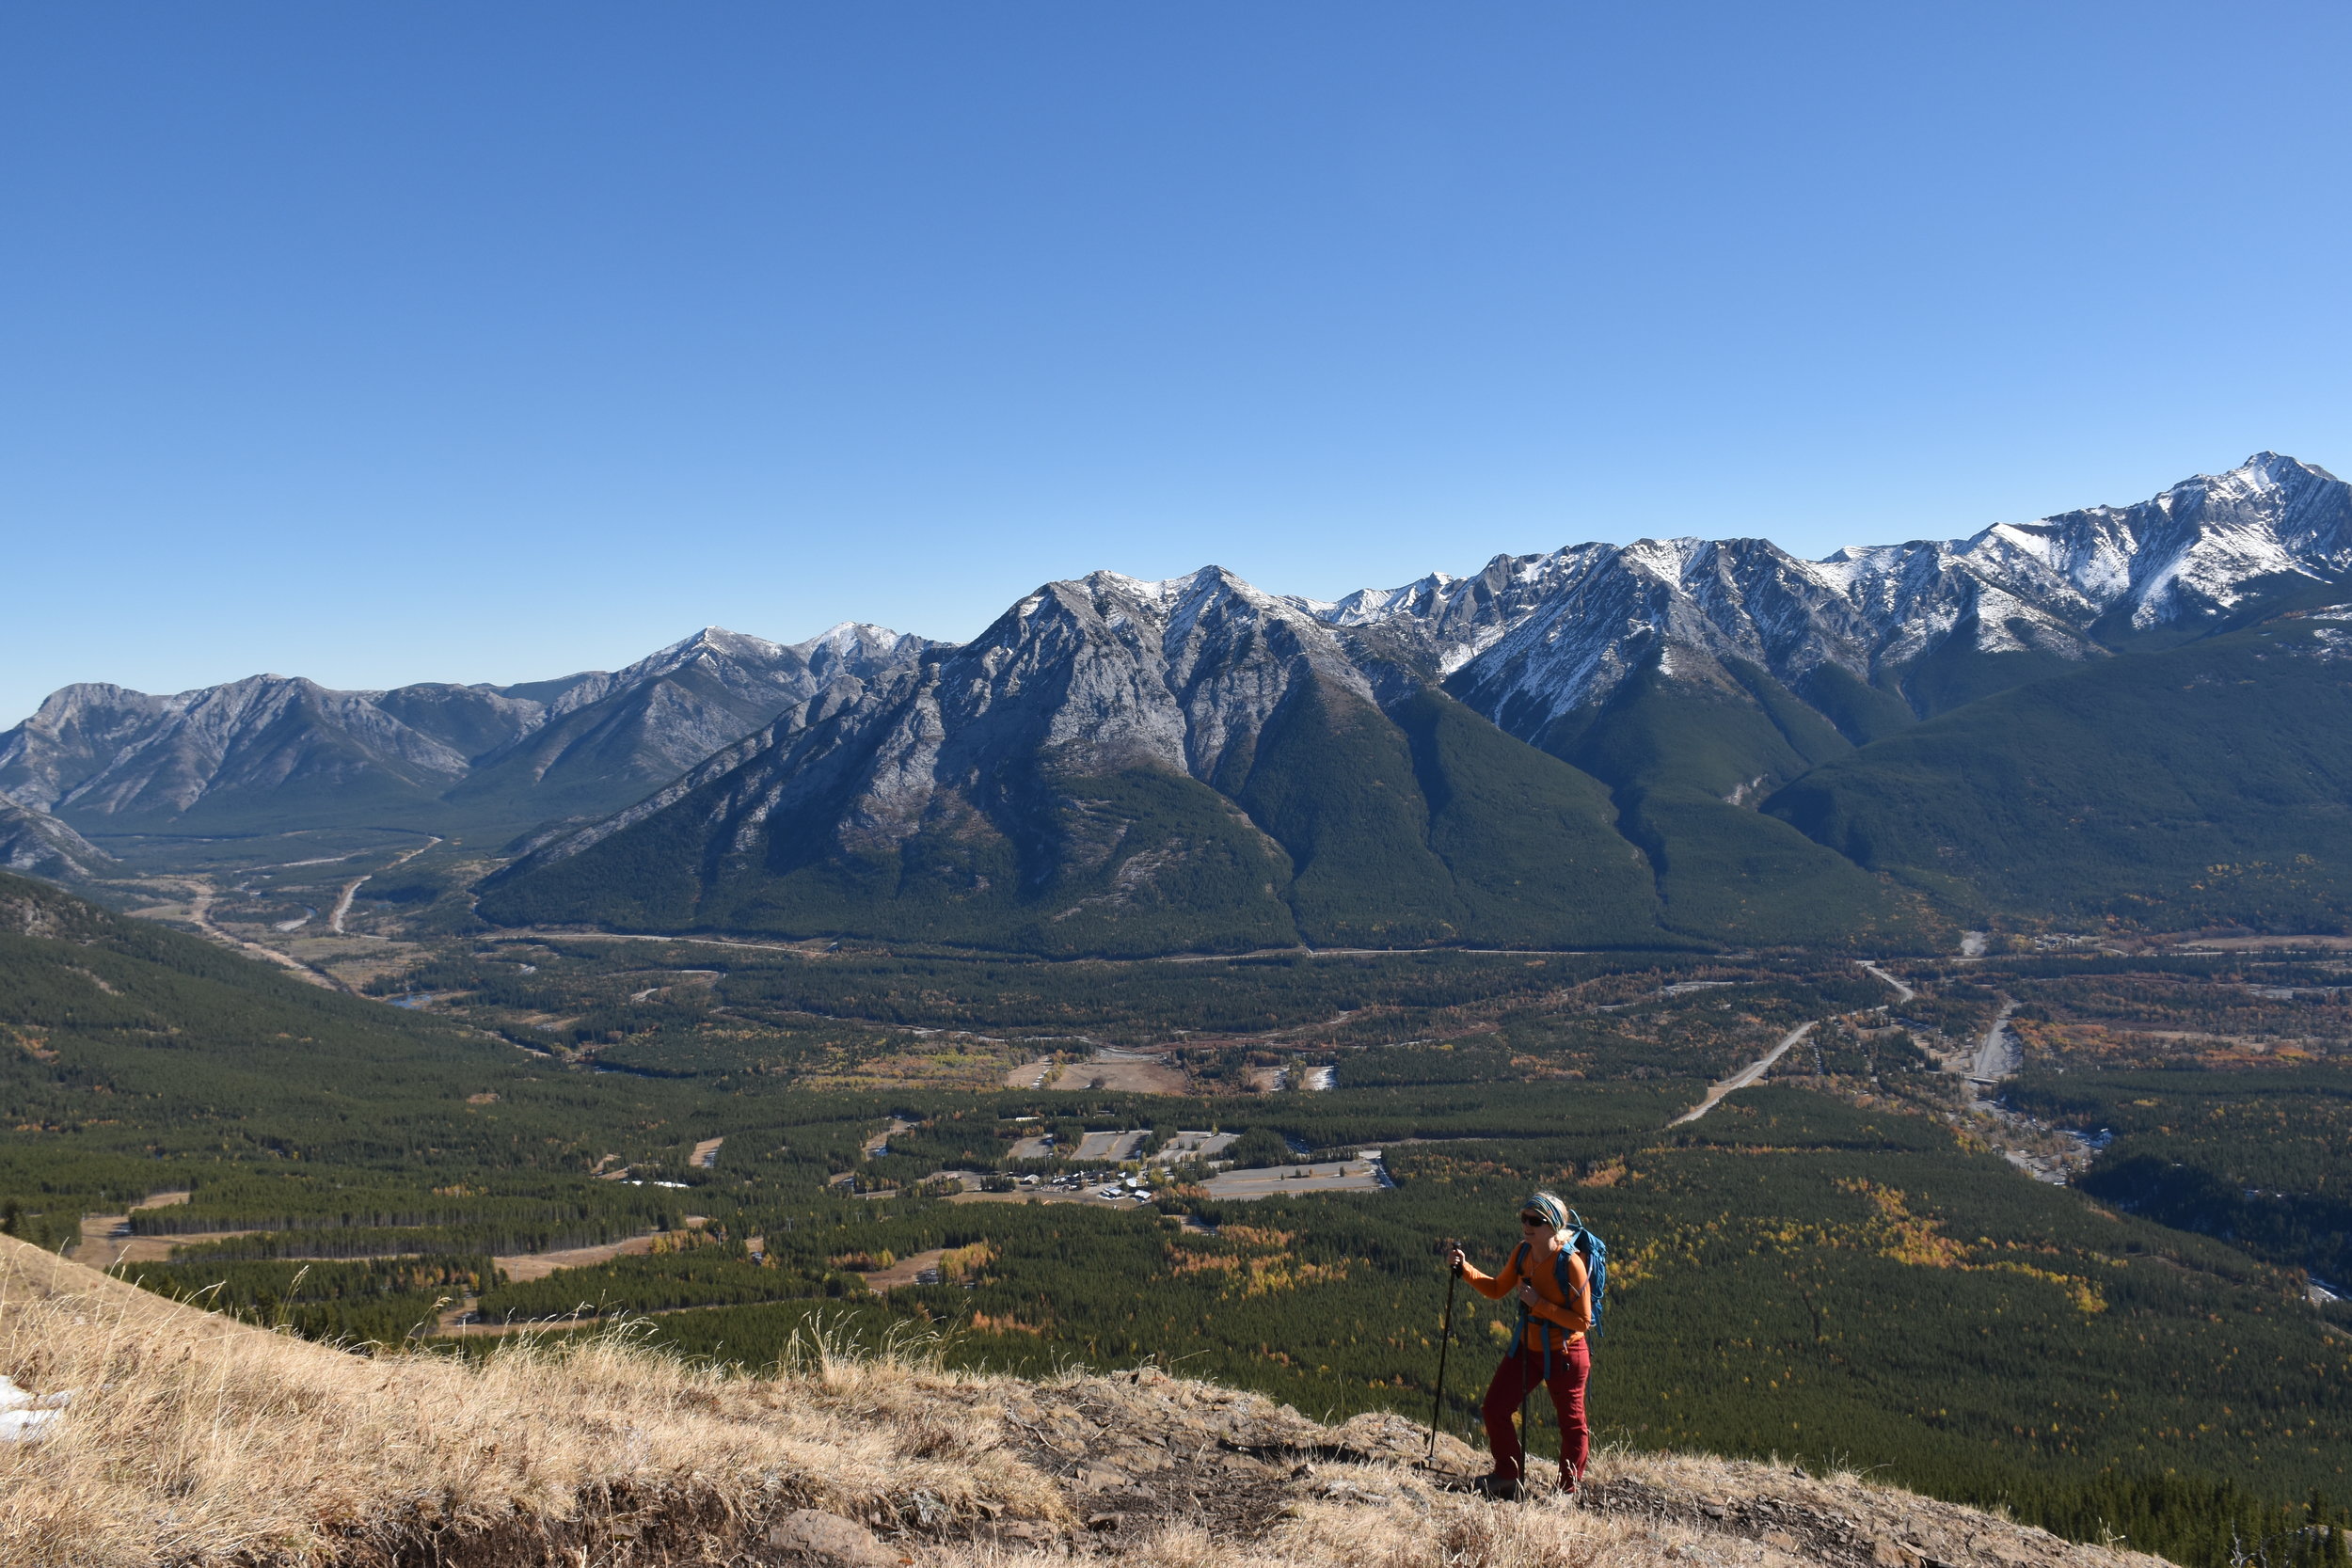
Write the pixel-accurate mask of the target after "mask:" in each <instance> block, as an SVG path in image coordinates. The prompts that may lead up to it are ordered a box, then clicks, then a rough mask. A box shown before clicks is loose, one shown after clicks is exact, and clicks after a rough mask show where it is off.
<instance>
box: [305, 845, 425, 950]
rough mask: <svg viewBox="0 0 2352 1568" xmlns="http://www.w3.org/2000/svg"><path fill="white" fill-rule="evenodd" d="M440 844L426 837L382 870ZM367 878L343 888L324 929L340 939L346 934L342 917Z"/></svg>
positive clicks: (388, 869)
mask: <svg viewBox="0 0 2352 1568" xmlns="http://www.w3.org/2000/svg"><path fill="white" fill-rule="evenodd" d="M440 842H441V841H440V840H439V839H438V838H437V837H427V838H426V840H425V841H424V842H423V843H422V844H420V845H418V846H417V847H415V848H414V849H410V850H407V851H405V853H403V854H401V855H400V856H398V857H397V858H395V859H393V860H389V861H387V862H386V863H384V869H385V870H387V871H390V870H392V869H394V868H395V867H398V866H403V865H406V864H407V863H409V862H410V861H412V860H415V859H416V858H417V857H418V856H419V855H421V854H423V853H424V852H425V851H426V850H427V849H430V848H432V847H434V846H435V845H436V844H438V843H440ZM374 875H375V873H374V872H373V871H371V872H369V873H368V877H373V876H374ZM368 877H362V878H360V879H359V881H358V882H353V883H351V884H350V885H349V886H347V887H345V888H344V889H343V895H342V897H341V898H339V899H337V900H336V901H335V912H334V913H333V914H330V915H328V916H327V917H326V928H327V929H328V930H330V931H332V932H334V933H335V934H336V935H337V936H339V937H340V936H344V935H347V934H348V933H346V932H345V931H344V930H343V916H345V915H347V914H349V913H350V912H351V900H352V899H353V897H355V896H356V895H358V892H359V882H364V881H366V880H367V879H368Z"/></svg>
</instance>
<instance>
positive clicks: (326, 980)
mask: <svg viewBox="0 0 2352 1568" xmlns="http://www.w3.org/2000/svg"><path fill="white" fill-rule="evenodd" d="M185 885H186V886H188V887H191V888H194V889H196V890H197V891H195V892H194V893H192V894H191V895H189V897H188V918H189V919H190V920H192V921H194V922H195V923H196V927H197V929H199V930H200V931H202V932H203V933H204V934H205V935H206V936H209V937H213V938H215V939H217V940H218V941H221V942H227V943H228V944H229V945H230V946H231V947H233V948H235V949H236V950H237V951H238V952H240V953H243V954H245V955H246V956H247V957H249V958H262V959H264V960H266V961H267V962H270V963H274V964H276V965H278V967H279V968H281V969H291V970H293V971H294V973H295V974H299V975H301V976H302V977H303V978H304V979H305V980H308V981H310V984H312V985H314V986H324V987H326V989H327V990H350V989H351V988H350V987H349V986H346V985H344V984H343V983H342V981H341V980H338V979H336V978H335V977H334V976H333V975H331V974H326V973H325V972H324V971H322V970H316V969H312V968H311V967H310V965H309V964H306V963H304V962H303V961H302V960H301V959H300V958H291V957H289V956H288V955H286V954H284V953H280V952H279V951H278V949H277V948H275V947H264V946H262V944H261V943H260V942H247V941H246V940H245V938H243V937H240V936H234V935H231V934H230V932H227V931H224V930H222V929H221V928H220V927H217V926H215V925H214V924H213V902H214V900H215V899H217V898H218V897H219V896H220V895H219V893H218V892H217V891H215V889H214V887H213V885H212V884H211V883H210V882H199V881H197V880H195V879H189V880H188V882H187V883H186V884H185Z"/></svg>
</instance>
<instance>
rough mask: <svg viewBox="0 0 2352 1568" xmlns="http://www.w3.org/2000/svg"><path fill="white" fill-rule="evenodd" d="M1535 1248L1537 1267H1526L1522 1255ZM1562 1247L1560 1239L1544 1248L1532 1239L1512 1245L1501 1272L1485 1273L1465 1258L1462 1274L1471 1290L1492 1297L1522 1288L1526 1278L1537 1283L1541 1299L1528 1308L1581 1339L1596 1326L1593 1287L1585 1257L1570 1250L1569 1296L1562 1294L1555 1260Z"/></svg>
mask: <svg viewBox="0 0 2352 1568" xmlns="http://www.w3.org/2000/svg"><path fill="white" fill-rule="evenodd" d="M1531 1249H1534V1253H1535V1256H1534V1258H1533V1259H1530V1261H1531V1263H1532V1264H1533V1267H1531V1268H1529V1269H1525V1270H1522V1269H1521V1268H1520V1267H1519V1259H1521V1258H1523V1257H1526V1256H1527V1255H1528V1253H1529V1252H1530V1250H1531ZM1560 1251H1561V1248H1560V1243H1559V1242H1558V1241H1557V1240H1556V1239H1547V1240H1546V1241H1545V1242H1544V1243H1543V1244H1542V1246H1541V1247H1540V1248H1534V1243H1525V1242H1522V1243H1519V1244H1518V1246H1515V1247H1513V1248H1512V1249H1511V1260H1510V1261H1509V1262H1508V1263H1505V1264H1504V1265H1502V1273H1501V1274H1484V1273H1481V1272H1480V1270H1479V1267H1478V1265H1477V1264H1475V1263H1472V1262H1470V1261H1467V1260H1465V1261H1464V1262H1463V1264H1462V1277H1463V1278H1464V1279H1467V1280H1469V1281H1470V1289H1471V1290H1473V1291H1477V1292H1478V1293H1479V1294H1480V1295H1482V1296H1485V1297H1486V1299H1487V1300H1488V1301H1501V1300H1502V1298H1503V1297H1505V1296H1507V1295H1509V1294H1510V1293H1511V1292H1512V1291H1516V1290H1518V1287H1519V1284H1520V1282H1521V1281H1522V1280H1523V1281H1525V1282H1526V1283H1528V1284H1530V1285H1533V1286H1534V1287H1535V1294H1536V1295H1537V1296H1538V1297H1540V1298H1541V1299H1540V1300H1537V1301H1534V1302H1531V1303H1529V1304H1528V1308H1527V1309H1528V1311H1529V1312H1530V1313H1532V1314H1534V1316H1536V1317H1538V1318H1541V1319H1543V1320H1544V1321H1545V1322H1547V1323H1557V1324H1559V1325H1560V1326H1561V1327H1562V1328H1565V1329H1566V1330H1567V1331H1568V1338H1571V1339H1581V1338H1583V1337H1584V1331H1585V1330H1586V1329H1588V1328H1590V1327H1592V1326H1593V1298H1592V1290H1591V1286H1590V1285H1589V1284H1588V1283H1587V1281H1586V1280H1585V1277H1584V1259H1581V1258H1579V1257H1578V1256H1577V1255H1576V1254H1575V1253H1574V1252H1570V1253H1569V1254H1568V1291H1569V1299H1566V1300H1563V1299H1562V1298H1561V1294H1560V1278H1559V1271H1558V1269H1557V1268H1556V1267H1555V1266H1554V1264H1553V1262H1552V1259H1555V1258H1557V1257H1558V1256H1559V1255H1560Z"/></svg>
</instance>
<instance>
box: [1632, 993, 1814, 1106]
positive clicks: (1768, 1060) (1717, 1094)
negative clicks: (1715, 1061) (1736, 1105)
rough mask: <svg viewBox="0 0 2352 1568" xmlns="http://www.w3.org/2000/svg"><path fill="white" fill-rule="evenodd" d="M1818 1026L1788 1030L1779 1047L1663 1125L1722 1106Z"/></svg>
mask: <svg viewBox="0 0 2352 1568" xmlns="http://www.w3.org/2000/svg"><path fill="white" fill-rule="evenodd" d="M1820 1022H1821V1021H1820V1019H1818V1018H1817V1019H1814V1020H1812V1021H1811V1022H1805V1023H1800V1024H1798V1025H1797V1026H1796V1027H1795V1028H1794V1029H1791V1030H1789V1031H1788V1033H1787V1034H1786V1035H1783V1036H1782V1037H1781V1039H1780V1043H1779V1044H1778V1045H1776V1046H1774V1047H1772V1050H1770V1051H1768V1052H1766V1053H1764V1054H1763V1056H1762V1057H1760V1058H1759V1059H1757V1060H1756V1061H1753V1062H1750V1063H1749V1064H1748V1065H1747V1066H1746V1067H1743V1068H1741V1069H1740V1070H1739V1071H1737V1072H1735V1073H1733V1074H1732V1075H1731V1076H1730V1077H1728V1078H1726V1079H1724V1081H1723V1082H1722V1083H1720V1084H1717V1085H1715V1086H1714V1087H1712V1088H1710V1089H1708V1091H1707V1098H1706V1099H1705V1100H1702V1101H1699V1102H1698V1103H1697V1104H1696V1105H1693V1106H1692V1107H1691V1108H1690V1109H1689V1110H1687V1111H1685V1112H1683V1113H1682V1114H1681V1115H1680V1116H1678V1117H1675V1118H1674V1120H1672V1121H1670V1122H1668V1123H1667V1124H1666V1125H1667V1126H1669V1127H1679V1126H1681V1125H1682V1124H1683V1123H1684V1122H1686V1121H1696V1120H1698V1119H1699V1117H1703V1116H1705V1115H1707V1113H1708V1112H1709V1111H1711V1110H1713V1109H1714V1108H1715V1107H1716V1106H1717V1105H1719V1104H1721V1103H1722V1102H1723V1098H1724V1096H1725V1095H1727V1094H1729V1093H1731V1092H1732V1091H1733V1090H1734V1089H1744V1088H1746V1087H1747V1086H1748V1085H1750V1084H1753V1083H1755V1082H1756V1080H1757V1079H1759V1078H1761V1077H1763V1076H1764V1075H1765V1074H1766V1073H1768V1072H1770V1071H1772V1064H1773V1063H1774V1062H1777V1061H1779V1060H1780V1059H1781V1058H1782V1057H1783V1056H1786V1055H1788V1048H1789V1047H1790V1046H1792V1045H1794V1044H1796V1043H1797V1042H1798V1041H1799V1040H1801V1039H1803V1038H1804V1037H1805V1036H1807V1035H1809V1034H1811V1033H1813V1029H1814V1025H1815V1024H1818V1023H1820Z"/></svg>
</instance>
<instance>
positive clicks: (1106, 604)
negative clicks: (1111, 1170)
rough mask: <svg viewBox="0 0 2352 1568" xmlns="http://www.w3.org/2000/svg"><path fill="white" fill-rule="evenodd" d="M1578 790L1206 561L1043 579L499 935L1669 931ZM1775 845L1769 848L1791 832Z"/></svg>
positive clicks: (631, 840) (1145, 943)
mask: <svg viewBox="0 0 2352 1568" xmlns="http://www.w3.org/2000/svg"><path fill="white" fill-rule="evenodd" d="M1613 815H1614V812H1613V807H1612V806H1611V805H1610V803H1609V801H1608V800H1607V797H1606V795H1605V793H1604V792H1602V791H1601V790H1600V789H1599V788H1598V786H1597V785H1596V784H1594V783H1593V781H1592V780H1590V779H1589V778H1585V777H1583V776H1581V775H1580V774H1578V773H1576V772H1575V771H1574V770H1573V769H1571V768H1565V767H1563V766H1561V765H1559V764H1558V763H1556V762H1554V761H1553V760H1551V759H1549V758H1546V757H1543V756H1541V755H1539V754H1536V753H1534V752H1529V751H1527V750H1526V749H1525V748H1523V747H1519V746H1518V745H1517V744H1516V743H1514V742H1512V741H1510V740H1509V739H1508V737H1506V736H1502V735H1501V734H1500V733H1499V732H1496V731H1494V730H1493V729H1492V728H1491V726H1488V725H1486V723H1485V722H1484V721H1480V720H1478V719H1476V718H1475V717H1474V716H1472V715H1470V714H1469V713H1467V712H1466V711H1464V710H1462V709H1461V708H1460V707H1459V706H1458V705H1454V704H1453V703H1451V702H1450V701H1449V700H1447V699H1445V698H1443V697H1442V696H1439V695H1437V694H1434V693H1425V692H1424V693H1417V694H1414V695H1411V696H1408V697H1406V698H1405V700H1404V701H1403V702H1402V703H1401V704H1400V705H1398V706H1397V708H1396V709H1395V710H1394V711H1393V712H1392V713H1384V712H1383V711H1382V709H1381V706H1380V705H1379V702H1378V701H1377V698H1376V695H1375V689H1374V686H1373V684H1372V682H1371V680H1369V679H1368V678H1367V676H1366V675H1365V674H1364V673H1363V672H1362V671H1361V670H1359V667H1358V666H1357V664H1356V663H1355V662H1353V661H1352V660H1351V658H1350V657H1349V655H1348V653H1347V650H1346V649H1345V648H1344V647H1343V645H1342V641H1341V640H1340V638H1339V636H1338V635H1336V634H1335V632H1334V630H1333V629H1332V628H1331V627H1330V626H1327V625H1325V624H1324V623H1323V622H1322V621H1320V620H1318V619H1317V618H1315V617H1314V616H1312V615H1310V614H1308V613H1306V612H1305V611H1303V610H1300V609H1298V608H1297V607H1296V606H1295V605H1293V604H1291V603H1289V602H1288V601H1284V600H1281V599H1277V598H1275V597H1273V596H1271V595H1268V594H1261V593H1259V592H1258V591H1257V590H1255V589H1253V588H1251V587H1250V586H1249V585H1248V584H1247V583H1245V582H1242V581H1241V580H1240V579H1239V578H1235V577H1233V576H1232V574H1231V573H1229V572H1225V571H1223V570H1221V569H1218V568H1216V567H1207V568H1204V569H1202V570H1201V571H1199V572H1196V573H1193V574H1192V575H1190V576H1188V577H1184V578H1174V579H1171V580H1169V581H1167V582H1156V583H1147V582H1138V581H1136V579H1134V578H1124V577H1120V576H1118V575H1117V574H1115V573H1108V572H1098V573H1095V574H1094V575H1092V576H1090V577H1088V578H1083V579H1081V580H1079V581H1075V582H1057V583H1048V584H1046V585H1045V586H1044V587H1042V588H1041V589H1039V590H1038V591H1037V592H1036V593H1034V594H1030V595H1028V596H1027V597H1025V598H1024V599H1023V600H1022V601H1021V602H1020V603H1018V604H1016V605H1015V606H1013V607H1012V609H1011V610H1008V611H1007V612H1006V613H1005V614H1004V615H1003V616H1001V617H1000V618H999V619H998V620H997V621H996V623H995V624H994V625H993V626H990V627H989V629H988V630H987V631H986V632H984V633H982V634H981V635H980V636H979V637H978V638H977V639H976V640H974V641H971V642H969V643H966V644H965V645H963V646H962V647H960V648H956V649H953V650H940V651H935V652H933V653H931V654H930V655H928V656H926V657H924V658H923V659H922V661H921V662H920V663H919V664H918V665H917V666H915V667H914V668H913V669H912V670H909V671H906V672H904V673H898V674H895V675H893V676H892V677H891V678H889V679H886V680H881V681H876V682H870V683H850V682H836V683H835V685H834V687H832V688H830V689H827V690H826V691H825V692H823V693H820V694H819V695H818V696H817V697H815V698H813V699H811V700H810V701H809V702H807V703H804V704H803V705H800V706H798V707H796V708H794V709H792V710H791V711H789V712H787V714H785V715H784V716H783V717H782V718H781V719H779V720H778V721H776V723H775V724H773V725H772V726H771V727H770V728H769V729H768V730H767V731H765V732H763V733H762V734H761V735H759V736H755V737H753V738H752V739H750V740H747V741H745V742H743V743H742V744H740V745H739V746H737V747H734V748H731V749H730V750H729V751H727V752H723V753H722V754H721V755H720V756H718V757H715V758H713V759H712V760H711V761H710V762H708V763H707V764H705V765H704V766H703V767H702V768H697V769H696V770H694V771H693V772H691V773H690V774H688V775H687V776H686V777H685V778H684V779H683V780H681V781H679V782H678V783H677V784H674V785H672V786H671V787H670V788H668V789H665V790H663V791H661V792H660V793H659V794H657V795H655V796H653V797H652V798H650V799H648V800H646V801H644V803H643V804H642V805H640V806H638V807H636V808H633V809H631V810H629V811H628V812H625V813H622V814H620V815H619V816H614V817H612V818H611V819H609V820H608V821H606V822H603V823H600V824H597V825H596V826H595V827H594V828H591V829H589V830H586V831H584V832H580V833H579V834H576V835H573V836H571V837H568V838H565V839H563V840H560V841H558V842H555V843H553V844H550V845H549V846H548V847H546V848H544V849H542V850H541V851H539V852H538V853H537V854H536V855H534V856H533V857H532V860H530V861H528V862H526V863H523V864H522V865H521V866H520V867H518V868H517V870H516V872H515V873H514V874H513V875H512V876H510V877H509V878H507V879H505V880H504V882H503V883H502V884H501V885H500V886H498V887H497V888H495V889H494V890H493V891H492V892H491V893H490V895H488V896H486V897H485V900H484V904H483V908H484V909H485V912H487V913H488V914H489V915H490V916H491V917H492V918H496V919H522V920H530V919H552V920H583V919H584V920H597V921H606V922H612V923H616V924H623V925H631V926H638V927H646V928H661V927H671V928H677V927H698V926H699V927H721V926H723V927H738V928H750V929H771V930H793V931H804V932H823V931H857V932H867V933H872V934H877V935H885V936H898V937H927V938H929V939H930V940H944V941H974V942H990V943H1009V944H1012V945H1018V946H1027V947H1032V948H1036V949H1040V950H1044V951H1077V952H1085V951H1111V952H1150V951H1166V950H1168V949H1171V948H1184V947H1196V946H1205V947H1224V948H1233V947H1252V946H1264V945H1273V944H1280V943H1288V942H1295V941H1296V940H1298V938H1299V937H1300V936H1301V935H1304V936H1306V937H1307V938H1308V939H1309V940H1312V941H1317V942H1367V943H1375V944H1379V945H1409V944H1411V943H1414V942H1426V941H1442V940H1454V939H1473V940H1474V939H1480V938H1486V939H1491V940H1498V941H1507V942H1535V943H1541V942H1546V941H1553V942H1563V941H1574V940H1593V941H1603V942H1624V941H1629V940H1645V941H1657V940H1662V938H1661V932H1660V931H1659V928H1658V927H1657V925H1656V908H1657V906H1656V900H1655V895H1654V894H1653V893H1652V892H1651V890H1650V887H1649V873H1648V868H1647V865H1646V863H1645V861H1644V860H1643V858H1642V856H1641V854H1640V852H1639V851H1638V850H1637V849H1636V848H1635V847H1634V846H1632V845H1631V844H1629V843H1628V842H1627V841H1626V840H1624V839H1623V838H1621V837H1619V836H1618V835H1617V833H1616V832H1615V830H1614V828H1613V826H1612V825H1611V818H1612V817H1613ZM1784 831H1786V830H1784Z"/></svg>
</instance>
